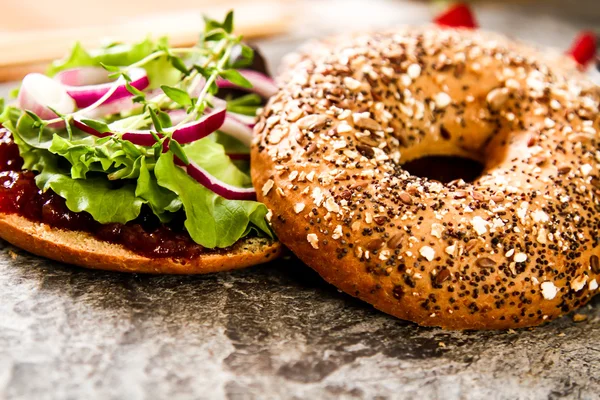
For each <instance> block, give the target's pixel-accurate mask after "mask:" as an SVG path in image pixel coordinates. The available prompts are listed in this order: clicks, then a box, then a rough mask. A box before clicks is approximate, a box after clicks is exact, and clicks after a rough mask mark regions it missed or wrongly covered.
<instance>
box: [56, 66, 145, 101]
mask: <svg viewBox="0 0 600 400" xmlns="http://www.w3.org/2000/svg"><path fill="white" fill-rule="evenodd" d="M108 75H109V73H108V71H106V70H105V69H104V68H101V67H81V68H72V69H68V70H65V71H62V72H60V73H59V74H58V75H56V76H55V77H54V79H56V80H57V81H58V82H60V83H62V84H63V85H64V86H65V88H66V90H67V93H69V96H71V97H72V98H73V99H74V100H75V103H76V104H77V107H79V108H85V107H88V106H91V105H92V104H94V103H95V102H97V101H98V100H99V99H100V98H101V97H102V96H104V95H105V94H106V93H107V92H108V91H109V90H111V89H112V87H113V85H115V84H117V85H119V86H118V87H117V89H116V90H115V92H114V93H113V94H111V95H110V96H109V97H108V99H106V101H105V102H104V104H107V103H110V102H113V101H115V100H118V99H122V98H123V97H130V96H132V95H131V93H129V91H128V90H127V87H126V86H125V83H126V82H125V79H124V78H123V77H120V78H119V79H117V81H116V82H109V81H108V79H109V78H108ZM129 77H130V78H131V82H130V85H131V86H133V87H134V88H136V89H138V90H144V89H146V88H147V87H148V85H150V81H149V80H148V75H147V74H146V70H145V69H143V68H131V69H130V70H129Z"/></svg>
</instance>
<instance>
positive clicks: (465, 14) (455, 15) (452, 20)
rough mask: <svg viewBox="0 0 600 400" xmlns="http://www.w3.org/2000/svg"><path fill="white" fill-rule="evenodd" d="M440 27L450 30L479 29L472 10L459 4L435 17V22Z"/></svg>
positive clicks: (465, 5) (463, 4)
mask: <svg viewBox="0 0 600 400" xmlns="http://www.w3.org/2000/svg"><path fill="white" fill-rule="evenodd" d="M433 22H435V23H436V24H437V25H439V26H446V27H450V28H471V29H474V28H477V27H479V25H478V24H477V21H476V20H475V16H474V15H473V12H472V11H471V8H470V7H469V6H468V5H467V4H465V3H458V4H455V5H453V6H451V7H450V8H449V9H448V10H446V11H445V12H443V13H442V14H440V15H438V16H437V17H435V19H434V20H433Z"/></svg>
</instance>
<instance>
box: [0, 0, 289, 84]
mask: <svg viewBox="0 0 600 400" xmlns="http://www.w3.org/2000/svg"><path fill="white" fill-rule="evenodd" d="M5 1H6V0H5ZM58 2H59V3H64V4H62V5H61V4H59V6H58V7H57V0H55V1H53V2H48V5H47V6H44V5H38V4H39V3H41V2H39V1H37V0H20V1H17V0H8V4H7V5H5V4H3V6H2V7H3V15H2V25H1V27H0V81H7V80H13V79H19V78H21V77H22V76H24V75H25V74H26V73H28V72H31V71H39V70H42V69H43V68H45V66H46V65H47V63H48V62H49V61H51V60H53V59H56V58H60V57H62V56H63V55H64V54H66V52H68V50H69V48H70V47H71V46H72V45H73V43H74V42H75V41H80V42H82V43H83V44H84V45H85V46H88V47H95V46H99V45H101V44H102V43H107V42H115V41H135V40H140V39H143V38H144V37H146V36H148V35H151V36H153V37H159V36H163V35H168V36H169V37H170V41H171V43H172V44H173V45H175V46H187V45H191V44H193V43H194V42H195V41H196V39H197V37H198V33H199V32H200V31H201V29H202V26H203V20H202V15H203V14H205V15H208V16H211V17H213V18H215V19H221V18H223V16H224V15H225V13H226V12H227V11H228V10H230V9H235V13H236V15H235V17H236V31H237V32H238V33H240V34H242V35H244V36H245V37H247V38H252V37H258V36H266V35H273V34H277V33H281V32H284V31H285V30H286V29H287V28H288V26H289V25H290V18H291V15H290V14H291V13H290V12H289V8H288V4H289V2H287V1H276V0H258V1H251V2H248V1H235V0H234V1H227V2H218V4H217V5H215V3H214V2H213V3H212V5H203V3H206V1H205V0H200V1H198V0H196V1H190V0H178V1H177V2H176V4H177V5H176V6H174V7H171V8H169V10H168V11H164V10H162V11H161V5H162V8H163V9H164V4H165V2H164V1H163V2H158V1H157V0H146V1H145V2H144V7H143V9H142V8H140V6H139V4H138V6H137V7H133V6H132V2H129V3H128V2H123V1H117V0H104V1H102V2H87V1H86V2H81V1H79V2H75V1H73V0H58ZM120 2H121V3H127V4H124V5H123V6H117V3H120ZM28 3H32V4H31V5H28ZM34 3H35V5H34ZM78 4H79V6H78ZM135 4H137V3H135ZM94 5H95V6H94ZM140 9H142V10H143V11H142V12H140ZM65 10H68V11H65ZM92 16H93V17H92Z"/></svg>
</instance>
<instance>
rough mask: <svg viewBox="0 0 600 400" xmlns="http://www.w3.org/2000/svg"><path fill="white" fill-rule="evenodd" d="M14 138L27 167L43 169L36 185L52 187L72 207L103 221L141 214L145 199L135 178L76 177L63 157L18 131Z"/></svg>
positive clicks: (42, 187)
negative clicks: (30, 142) (25, 138)
mask: <svg viewBox="0 0 600 400" xmlns="http://www.w3.org/2000/svg"><path fill="white" fill-rule="evenodd" d="M14 140H15V143H17V145H19V151H20V153H21V157H23V160H24V162H25V163H24V166H23V168H25V169H28V170H31V171H37V172H39V174H38V175H36V177H35V181H36V185H37V186H38V187H39V188H40V189H41V190H42V191H46V190H48V189H52V190H53V191H54V192H55V193H56V194H58V195H59V196H61V197H62V198H64V199H65V200H66V204H67V207H68V208H69V210H71V211H74V212H80V211H86V212H88V213H90V214H91V215H92V217H93V218H94V220H96V221H98V222H100V223H101V224H106V223H110V222H118V223H121V224H124V223H126V222H128V221H131V220H133V219H135V218H136V217H137V216H138V215H139V214H140V209H141V206H142V204H143V203H144V200H143V199H141V198H138V197H136V195H135V183H134V181H129V182H125V183H123V182H119V183H120V185H119V186H116V185H115V183H114V182H111V181H109V180H108V179H107V178H106V177H105V176H95V177H93V178H87V179H73V178H71V176H70V173H69V170H68V169H65V168H61V167H60V166H59V165H58V161H59V160H60V158H59V157H56V156H55V155H53V154H52V153H50V152H49V151H47V150H44V149H36V148H33V147H31V146H29V145H27V144H26V143H25V142H23V141H22V139H21V138H20V137H19V136H18V134H17V135H14Z"/></svg>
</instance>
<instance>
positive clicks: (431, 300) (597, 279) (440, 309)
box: [252, 27, 600, 329]
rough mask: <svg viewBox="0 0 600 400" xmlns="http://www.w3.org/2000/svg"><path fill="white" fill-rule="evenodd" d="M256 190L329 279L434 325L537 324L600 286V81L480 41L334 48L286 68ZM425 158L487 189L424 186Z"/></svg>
mask: <svg viewBox="0 0 600 400" xmlns="http://www.w3.org/2000/svg"><path fill="white" fill-rule="evenodd" d="M279 82H280V84H281V85H280V86H281V88H280V92H279V93H278V94H277V95H275V96H274V97H272V98H271V100H270V101H269V103H268V104H267V106H266V107H265V108H264V110H263V112H262V114H261V117H260V119H259V121H258V124H257V125H256V127H255V134H256V135H255V140H254V143H253V148H252V178H253V183H254V185H255V188H256V189H257V192H258V198H259V201H262V202H264V203H265V204H266V205H267V206H268V207H269V209H271V210H272V218H271V223H272V225H273V227H274V229H275V231H276V232H277V234H278V236H279V238H280V240H281V241H282V242H283V243H284V244H285V245H286V246H288V247H289V248H290V249H291V250H292V251H293V252H294V253H295V254H296V255H297V256H298V257H300V258H301V259H302V260H303V261H304V262H306V263H307V264H308V265H309V266H311V267H312V268H314V269H315V270H316V271H317V272H318V273H319V274H320V275H321V276H323V277H324V278H325V279H326V280H327V281H329V282H331V283H332V284H334V285H336V286H337V287H338V288H340V289H341V290H343V291H345V292H346V293H349V294H351V295H353V296H356V297H359V298H361V299H363V300H365V301H367V302H369V303H371V304H373V305H374V306H375V307H376V308H378V309H380V310H382V311H385V312H387V313H390V314H392V315H395V316H397V317H399V318H403V319H407V320H411V321H414V322H417V323H419V324H421V325H430V326H441V327H445V328H454V329H499V328H514V327H524V326H533V325H539V324H541V323H543V322H544V321H549V320H551V319H553V318H556V317H558V316H559V315H562V314H565V313H566V312H569V311H570V310H573V309H575V308H577V307H580V306H582V305H584V304H585V303H587V302H588V301H589V300H590V299H591V297H592V296H593V295H594V294H596V293H598V286H599V283H600V261H599V257H600V241H599V240H598V230H599V229H600V195H599V193H600V191H599V188H600V184H599V182H600V176H599V174H598V163H599V160H600V152H599V151H598V149H599V140H598V138H599V137H598V131H599V130H600V117H599V113H598V103H599V99H600V90H599V88H598V86H596V85H594V84H593V83H591V82H589V81H588V80H586V78H585V77H584V76H583V75H582V74H580V73H579V72H577V71H576V68H575V65H574V63H573V62H570V61H569V60H568V59H567V58H566V57H562V58H561V57H560V56H556V55H551V52H549V51H538V50H536V49H533V48H530V47H528V46H526V45H523V44H520V43H515V42H513V41H510V40H508V39H506V38H504V37H502V36H500V35H495V34H491V33H486V32H481V31H465V30H451V29H448V30H443V29H436V28H432V27H431V28H430V27H427V28H418V29H401V30H395V31H391V32H383V33H372V34H371V33H369V34H359V35H353V36H344V37H337V38H333V39H329V40H325V41H322V42H317V43H311V44H310V46H307V48H306V49H305V50H303V51H301V52H299V53H297V54H295V55H292V56H291V57H290V58H289V59H288V63H287V67H286V68H285V69H284V71H283V74H282V75H281V76H280V78H279ZM427 155H453V156H463V157H471V158H475V159H477V160H479V161H481V162H482V163H483V164H484V172H483V174H482V175H481V176H480V177H479V178H477V179H476V180H475V181H474V182H472V183H465V182H462V181H457V182H451V183H449V184H442V183H440V182H436V181H433V180H429V179H427V178H421V177H417V176H413V175H410V174H409V173H408V172H407V171H405V170H404V169H403V168H402V164H403V163H404V162H407V161H410V160H412V159H417V158H420V157H424V156H427Z"/></svg>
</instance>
